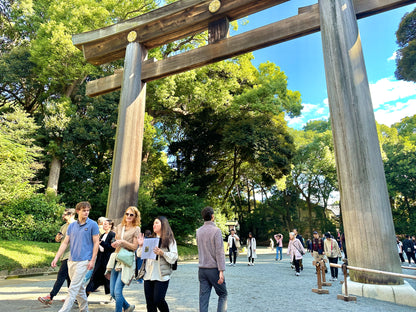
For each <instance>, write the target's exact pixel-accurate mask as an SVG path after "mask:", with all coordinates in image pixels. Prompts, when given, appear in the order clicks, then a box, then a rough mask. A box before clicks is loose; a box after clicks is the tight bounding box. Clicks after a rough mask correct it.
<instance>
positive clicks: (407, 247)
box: [403, 235, 416, 265]
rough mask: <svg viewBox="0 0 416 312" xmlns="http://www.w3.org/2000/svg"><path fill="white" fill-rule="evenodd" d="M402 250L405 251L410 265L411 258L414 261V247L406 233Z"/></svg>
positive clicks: (415, 261)
mask: <svg viewBox="0 0 416 312" xmlns="http://www.w3.org/2000/svg"><path fill="white" fill-rule="evenodd" d="M403 251H404V252H405V253H406V256H407V260H408V261H409V265H411V259H413V262H414V263H416V259H415V248H414V245H413V242H412V240H411V239H410V236H409V235H406V239H405V240H404V241H403Z"/></svg>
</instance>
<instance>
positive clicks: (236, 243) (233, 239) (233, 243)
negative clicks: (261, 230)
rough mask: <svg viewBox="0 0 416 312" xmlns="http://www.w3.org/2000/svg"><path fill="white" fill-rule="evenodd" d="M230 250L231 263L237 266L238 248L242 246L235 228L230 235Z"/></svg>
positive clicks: (228, 243)
mask: <svg viewBox="0 0 416 312" xmlns="http://www.w3.org/2000/svg"><path fill="white" fill-rule="evenodd" d="M227 245H228V252H229V257H230V264H229V265H232V266H235V262H236V261H237V250H238V248H239V247H240V238H239V237H238V235H237V234H235V230H234V229H231V234H230V235H229V236H228V242H227Z"/></svg>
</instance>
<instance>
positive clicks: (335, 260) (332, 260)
mask: <svg viewBox="0 0 416 312" xmlns="http://www.w3.org/2000/svg"><path fill="white" fill-rule="evenodd" d="M328 261H329V263H335V264H337V263H338V258H337V257H335V258H332V257H328ZM330 268H331V277H333V278H338V268H334V267H331V266H330Z"/></svg>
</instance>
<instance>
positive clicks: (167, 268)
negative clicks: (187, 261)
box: [137, 216, 178, 312]
mask: <svg viewBox="0 0 416 312" xmlns="http://www.w3.org/2000/svg"><path fill="white" fill-rule="evenodd" d="M153 233H154V234H153V237H158V238H159V246H158V247H155V248H154V249H153V252H154V254H156V259H144V261H145V262H144V265H145V271H146V273H145V274H144V277H143V280H144V295H145V297H146V307H147V312H157V310H158V309H159V311H161V312H169V306H168V303H167V302H166V299H165V297H166V293H167V291H168V287H169V280H170V279H171V275H172V265H174V264H175V262H176V261H177V260H178V247H177V245H176V240H175V236H174V234H173V231H172V228H171V227H170V224H169V221H168V219H167V218H166V217H164V216H159V217H157V218H156V219H155V220H154V222H153ZM143 243H144V235H140V238H139V246H140V247H142V246H143ZM142 249H143V248H139V250H138V251H137V255H138V256H139V257H141V256H142V252H143V250H142Z"/></svg>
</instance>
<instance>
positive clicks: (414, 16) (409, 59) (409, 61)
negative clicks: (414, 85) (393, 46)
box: [395, 9, 416, 81]
mask: <svg viewBox="0 0 416 312" xmlns="http://www.w3.org/2000/svg"><path fill="white" fill-rule="evenodd" d="M396 38H397V44H398V45H399V47H400V48H399V50H398V51H397V56H396V65H397V69H396V72H395V75H396V78H397V79H401V80H406V81H416V9H414V10H413V11H412V12H410V13H406V14H405V16H403V18H402V20H401V22H400V25H399V29H398V30H397V32H396Z"/></svg>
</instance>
